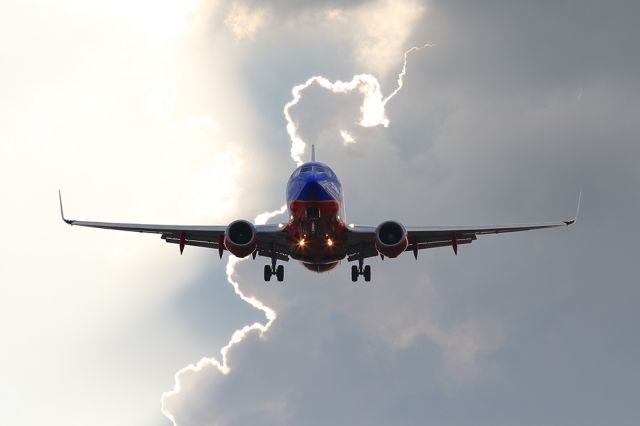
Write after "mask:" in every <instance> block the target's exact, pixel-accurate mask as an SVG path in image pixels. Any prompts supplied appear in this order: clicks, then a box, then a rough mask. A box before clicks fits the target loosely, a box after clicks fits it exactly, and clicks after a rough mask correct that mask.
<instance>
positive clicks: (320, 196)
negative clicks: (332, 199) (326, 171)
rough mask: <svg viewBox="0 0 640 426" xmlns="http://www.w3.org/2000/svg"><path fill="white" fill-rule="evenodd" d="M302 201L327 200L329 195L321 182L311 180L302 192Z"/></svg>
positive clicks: (306, 183)
mask: <svg viewBox="0 0 640 426" xmlns="http://www.w3.org/2000/svg"><path fill="white" fill-rule="evenodd" d="M300 199H301V200H309V201H311V200H327V199H329V194H328V193H327V191H326V190H325V189H324V187H323V186H322V181H321V180H310V181H307V182H305V184H304V186H303V187H302V190H301V191H300Z"/></svg>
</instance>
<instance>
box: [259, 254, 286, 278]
mask: <svg viewBox="0 0 640 426" xmlns="http://www.w3.org/2000/svg"><path fill="white" fill-rule="evenodd" d="M277 260H278V259H277V258H276V255H275V251H274V254H273V256H272V257H271V266H269V265H264V280H265V281H271V276H272V275H275V276H276V278H277V279H278V281H280V282H282V281H283V280H284V266H282V265H278V266H277V267H276V261H277Z"/></svg>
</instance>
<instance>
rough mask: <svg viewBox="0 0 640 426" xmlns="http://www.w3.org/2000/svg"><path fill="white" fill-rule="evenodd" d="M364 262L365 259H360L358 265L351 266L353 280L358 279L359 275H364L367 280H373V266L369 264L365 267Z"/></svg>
mask: <svg viewBox="0 0 640 426" xmlns="http://www.w3.org/2000/svg"><path fill="white" fill-rule="evenodd" d="M363 263H364V261H363V260H362V259H359V260H358V266H356V265H352V266H351V281H353V282H356V281H358V276H359V275H362V276H364V280H365V281H366V282H369V281H371V266H370V265H367V266H364V267H363Z"/></svg>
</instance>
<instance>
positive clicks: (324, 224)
mask: <svg viewBox="0 0 640 426" xmlns="http://www.w3.org/2000/svg"><path fill="white" fill-rule="evenodd" d="M316 209H317V210H316ZM314 210H315V211H314ZM289 212H290V214H291V220H290V222H289V224H288V225H287V231H288V233H289V237H288V239H289V244H290V255H291V257H292V258H293V259H296V260H302V261H304V262H308V263H321V264H322V263H329V262H335V261H337V260H340V259H343V258H344V257H345V256H346V254H347V251H346V245H345V243H346V227H345V224H344V223H343V222H342V220H341V218H340V216H339V213H340V203H339V202H338V201H337V200H324V201H303V200H291V201H289ZM310 213H311V214H310ZM315 213H317V215H316V214H315ZM314 216H317V217H314ZM301 241H304V244H300V242H301ZM329 241H331V243H329Z"/></svg>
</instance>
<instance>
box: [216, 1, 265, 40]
mask: <svg viewBox="0 0 640 426" xmlns="http://www.w3.org/2000/svg"><path fill="white" fill-rule="evenodd" d="M269 16H270V14H269V11H268V9H267V8H266V7H255V6H252V5H249V4H247V3H246V2H244V1H242V0H234V1H233V3H232V4H231V10H230V11H229V13H228V14H227V17H226V18H225V20H224V23H225V25H226V26H227V27H228V28H229V29H230V30H231V31H232V32H233V33H234V34H235V36H236V38H237V39H238V40H253V39H254V38H255V36H256V34H257V33H258V32H259V31H261V30H262V29H264V27H265V26H266V25H267V23H268V21H269Z"/></svg>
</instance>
